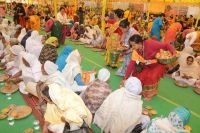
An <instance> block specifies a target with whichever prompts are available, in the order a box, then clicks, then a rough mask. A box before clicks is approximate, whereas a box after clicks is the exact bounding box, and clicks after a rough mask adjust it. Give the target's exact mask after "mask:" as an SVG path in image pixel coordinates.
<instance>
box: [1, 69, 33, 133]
mask: <svg viewBox="0 0 200 133" xmlns="http://www.w3.org/2000/svg"><path fill="white" fill-rule="evenodd" d="M1 73H2V72H1ZM2 86H3V85H2V83H0V88H1V87H2ZM11 97H12V99H11V100H8V99H7V96H6V95H5V94H2V93H0V110H2V109H3V108H6V107H8V106H9V105H10V104H15V105H26V103H25V101H24V100H23V97H22V96H21V94H20V92H16V93H14V94H12V95H11ZM34 120H35V119H34V117H33V115H30V116H28V117H26V118H24V119H21V120H15V121H14V122H15V124H14V125H13V126H10V125H9V124H8V120H7V119H3V120H0V132H1V133H23V131H24V130H25V129H27V128H33V122H34ZM35 133H36V132H35Z"/></svg>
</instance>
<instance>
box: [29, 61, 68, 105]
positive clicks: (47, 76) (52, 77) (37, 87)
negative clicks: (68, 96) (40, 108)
mask: <svg viewBox="0 0 200 133" xmlns="http://www.w3.org/2000/svg"><path fill="white" fill-rule="evenodd" d="M41 71H42V76H41V78H40V80H39V82H37V83H34V82H29V83H28V84H27V87H26V91H27V92H29V93H30V94H32V95H34V96H36V97H38V98H39V105H40V104H41V103H42V99H41V88H42V86H44V85H50V84H53V83H56V84H58V85H59V86H62V87H66V88H69V85H68V83H67V82H66V80H65V78H64V76H63V75H62V73H61V72H60V71H58V66H57V65H56V64H54V63H53V62H51V61H46V62H45V63H44V64H43V65H42V66H41Z"/></svg>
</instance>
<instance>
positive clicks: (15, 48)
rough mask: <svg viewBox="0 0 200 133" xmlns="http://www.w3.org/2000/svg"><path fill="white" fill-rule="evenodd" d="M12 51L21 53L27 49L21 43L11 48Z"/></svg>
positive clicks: (17, 53)
mask: <svg viewBox="0 0 200 133" xmlns="http://www.w3.org/2000/svg"><path fill="white" fill-rule="evenodd" d="M10 51H11V52H12V53H13V54H14V55H19V54H20V52H22V51H25V50H24V47H23V46H21V45H14V46H12V47H11V48H10Z"/></svg>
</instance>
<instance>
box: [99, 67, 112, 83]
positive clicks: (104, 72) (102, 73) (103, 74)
mask: <svg viewBox="0 0 200 133" xmlns="http://www.w3.org/2000/svg"><path fill="white" fill-rule="evenodd" d="M109 78H110V72H109V71H108V69H106V68H102V69H100V70H99V73H98V79H99V80H101V81H104V82H106V81H107V80H108V79H109Z"/></svg>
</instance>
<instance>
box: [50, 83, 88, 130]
mask: <svg viewBox="0 0 200 133" xmlns="http://www.w3.org/2000/svg"><path fill="white" fill-rule="evenodd" d="M48 87H49V96H50V98H51V100H52V101H53V103H54V104H55V105H56V106H57V107H58V108H59V109H60V110H62V111H63V112H64V113H63V116H64V117H65V119H66V120H67V121H68V122H70V123H71V122H72V123H75V124H76V125H78V126H81V125H82V124H83V120H84V121H85V122H86V123H87V124H88V125H90V124H91V121H92V114H91V113H90V111H89V110H88V108H87V107H86V106H85V104H84V102H83V101H82V99H81V97H80V96H78V95H76V94H75V93H74V92H73V91H72V90H70V89H67V88H64V87H61V86H59V85H58V84H55V83H53V84H50V85H48ZM47 109H48V108H47ZM47 119H49V118H47Z"/></svg>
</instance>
